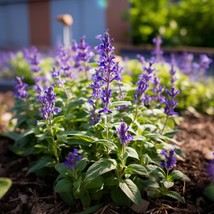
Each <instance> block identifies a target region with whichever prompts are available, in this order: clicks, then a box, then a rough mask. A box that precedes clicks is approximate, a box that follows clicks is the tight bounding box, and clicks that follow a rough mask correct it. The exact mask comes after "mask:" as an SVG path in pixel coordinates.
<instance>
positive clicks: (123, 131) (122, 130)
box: [117, 119, 133, 144]
mask: <svg viewBox="0 0 214 214" xmlns="http://www.w3.org/2000/svg"><path fill="white" fill-rule="evenodd" d="M128 129H129V126H127V124H126V123H125V122H123V120H122V119H121V121H120V127H119V128H118V129H117V133H118V134H119V136H120V143H121V144H127V143H129V142H130V141H131V140H133V137H132V136H131V135H130V134H127V131H128Z"/></svg>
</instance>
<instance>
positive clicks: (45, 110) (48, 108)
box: [39, 86, 61, 120]
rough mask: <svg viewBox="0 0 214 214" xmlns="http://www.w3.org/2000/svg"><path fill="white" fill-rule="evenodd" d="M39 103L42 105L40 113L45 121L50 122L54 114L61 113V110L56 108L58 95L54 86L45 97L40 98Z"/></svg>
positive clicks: (47, 90)
mask: <svg viewBox="0 0 214 214" xmlns="http://www.w3.org/2000/svg"><path fill="white" fill-rule="evenodd" d="M39 101H40V102H41V103H42V108H41V111H40V113H41V114H42V117H43V118H44V119H45V120H49V119H50V117H51V115H52V114H54V115H56V114H58V113H59V112H60V111H61V109H60V108H58V107H57V108H55V102H56V94H55V93H54V88H53V86H50V87H48V88H47V89H46V90H45V91H44V95H41V96H39Z"/></svg>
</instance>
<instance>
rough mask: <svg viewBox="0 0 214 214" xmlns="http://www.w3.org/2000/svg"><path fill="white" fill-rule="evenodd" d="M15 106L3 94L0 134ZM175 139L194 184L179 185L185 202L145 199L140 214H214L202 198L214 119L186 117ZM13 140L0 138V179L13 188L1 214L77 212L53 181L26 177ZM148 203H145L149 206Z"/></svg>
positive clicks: (106, 209) (107, 209) (108, 211)
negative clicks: (56, 190) (55, 189)
mask: <svg viewBox="0 0 214 214" xmlns="http://www.w3.org/2000/svg"><path fill="white" fill-rule="evenodd" d="M12 105H13V99H12V93H11V92H7V93H0V133H2V131H3V130H5V129H7V121H8V120H9V118H10V114H8V113H6V115H5V112H6V110H7V109H8V108H9V107H11V106H12ZM178 129H179V134H178V135H177V136H176V139H177V140H178V141H179V142H181V149H182V151H183V152H184V153H185V155H186V157H185V159H184V160H180V161H178V163H177V166H176V168H177V169H179V170H181V171H182V172H183V173H185V174H187V175H188V176H189V178H190V179H191V182H188V183H185V184H184V183H182V182H177V183H176V191H179V193H180V194H182V195H183V196H184V197H185V199H186V203H185V204H182V203H179V202H176V201H175V200H173V199H170V198H162V199H156V200H152V199H146V200H147V202H148V207H147V209H145V211H144V212H141V213H154V214H162V213H164V214H167V213H173V214H176V213H178V214H180V213H184V214H185V213H197V214H212V213H213V214H214V202H211V201H210V200H209V199H207V198H206V197H205V196H204V195H203V190H204V188H205V187H206V186H207V185H209V184H210V182H211V178H209V176H208V174H207V167H208V164H209V161H210V160H211V158H213V157H212V156H211V152H212V151H214V116H207V115H200V114H195V115H193V114H187V115H185V116H184V119H183V121H182V122H181V124H180V126H179V127H178ZM10 143H11V141H10V140H9V139H8V138H5V137H3V136H0V177H9V178H11V179H12V181H13V185H12V188H11V189H10V190H9V192H8V193H7V194H6V195H5V196H4V197H3V198H2V199H1V200H0V214H18V213H20V214H25V213H26V214H29V213H31V214H67V213H77V212H76V211H75V210H72V209H71V208H70V207H69V206H68V205H66V204H65V203H64V202H63V201H62V200H61V199H60V198H59V197H58V196H57V195H55V194H54V193H53V186H52V185H53V183H54V181H52V180H51V178H49V177H46V178H41V177H38V176H36V175H32V174H31V175H27V169H28V165H29V162H30V160H29V159H28V158H27V157H24V158H23V157H19V156H16V155H14V154H13V153H11V152H10V151H9V150H8V149H7V146H8V144H10ZM147 202H145V203H147ZM98 213H99V214H101V213H102V214H117V213H119V214H126V213H127V214H131V213H134V212H133V211H132V210H131V209H127V208H124V207H118V206H116V205H114V204H106V206H103V208H102V209H101V210H100V211H99V212H97V214H98Z"/></svg>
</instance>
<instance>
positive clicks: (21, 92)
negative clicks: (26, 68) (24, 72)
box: [15, 77, 28, 99]
mask: <svg viewBox="0 0 214 214" xmlns="http://www.w3.org/2000/svg"><path fill="white" fill-rule="evenodd" d="M23 79H24V78H23V77H16V79H15V81H16V86H15V96H16V97H17V98H18V99H23V98H26V97H27V96H28V92H27V90H26V88H27V86H28V85H27V84H26V83H24V82H23Z"/></svg>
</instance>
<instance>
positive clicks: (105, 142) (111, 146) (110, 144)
mask: <svg viewBox="0 0 214 214" xmlns="http://www.w3.org/2000/svg"><path fill="white" fill-rule="evenodd" d="M91 143H97V144H102V145H103V146H106V147H107V148H109V149H110V150H117V149H118V147H117V145H116V144H115V143H113V142H112V141H110V140H104V139H99V140H95V141H93V142H91Z"/></svg>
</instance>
